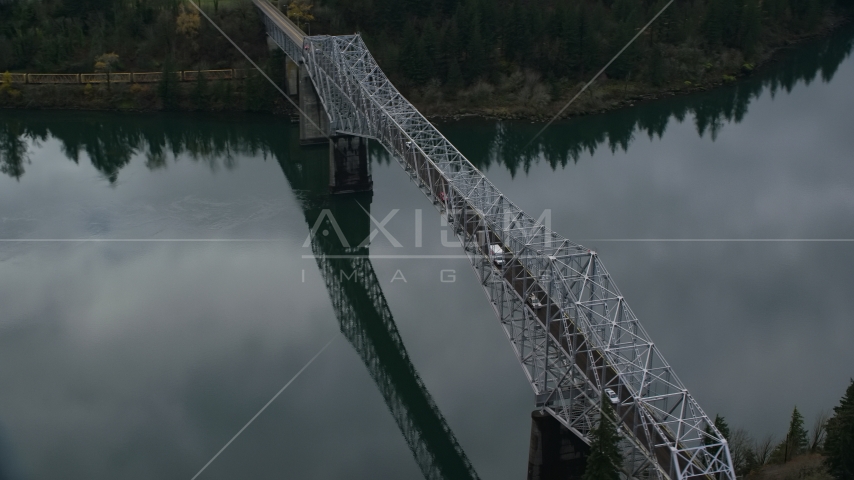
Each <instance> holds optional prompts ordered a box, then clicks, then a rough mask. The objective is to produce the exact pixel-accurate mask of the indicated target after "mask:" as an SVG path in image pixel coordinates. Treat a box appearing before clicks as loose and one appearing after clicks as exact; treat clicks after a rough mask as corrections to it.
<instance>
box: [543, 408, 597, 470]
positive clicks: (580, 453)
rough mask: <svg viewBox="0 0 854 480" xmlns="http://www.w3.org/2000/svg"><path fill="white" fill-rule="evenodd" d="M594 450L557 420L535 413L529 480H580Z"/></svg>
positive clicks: (547, 415) (544, 413)
mask: <svg viewBox="0 0 854 480" xmlns="http://www.w3.org/2000/svg"><path fill="white" fill-rule="evenodd" d="M589 452H590V447H589V446H588V445H587V444H586V443H584V442H583V441H581V439H579V438H578V437H577V436H575V434H574V433H572V432H571V431H569V430H568V429H567V428H566V427H564V426H563V425H561V424H560V422H558V421H557V420H556V419H555V418H554V417H553V416H551V415H549V414H548V413H546V412H544V411H540V410H534V411H533V412H531V448H530V450H529V451H528V480H566V479H580V478H581V475H583V474H584V465H585V463H586V461H587V455H588V453H589Z"/></svg>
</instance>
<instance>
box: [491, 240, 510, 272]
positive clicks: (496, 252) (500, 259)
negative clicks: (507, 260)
mask: <svg viewBox="0 0 854 480" xmlns="http://www.w3.org/2000/svg"><path fill="white" fill-rule="evenodd" d="M505 253H506V252H505V251H504V248H502V247H501V245H499V244H497V243H493V244H491V245H489V259H490V260H492V263H494V264H495V266H496V267H499V268H500V267H502V266H504V254H505Z"/></svg>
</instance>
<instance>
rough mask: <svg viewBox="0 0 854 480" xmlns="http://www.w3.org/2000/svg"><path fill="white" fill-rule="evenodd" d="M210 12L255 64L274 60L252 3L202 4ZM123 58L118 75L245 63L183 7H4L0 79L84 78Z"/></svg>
mask: <svg viewBox="0 0 854 480" xmlns="http://www.w3.org/2000/svg"><path fill="white" fill-rule="evenodd" d="M202 7H203V8H204V9H205V11H206V12H207V13H208V14H209V15H210V16H211V17H212V18H214V19H215V21H216V22H217V23H218V24H219V25H220V26H222V28H223V30H225V31H226V32H228V34H229V35H230V36H232V38H233V39H234V40H235V41H236V42H237V43H238V45H240V46H241V48H243V49H244V50H245V51H246V52H247V53H249V55H250V56H252V57H253V58H255V59H264V58H266V56H267V47H266V43H265V34H264V30H263V25H262V24H261V22H260V21H259V19H258V14H257V13H256V12H255V9H254V7H253V6H252V4H251V3H249V2H245V1H230V2H226V1H224V0H202ZM105 53H116V54H117V55H118V62H117V63H116V65H114V66H113V67H112V71H155V72H156V71H160V70H162V69H163V66H164V64H166V63H169V64H170V65H172V66H174V68H175V69H177V70H182V69H193V68H198V67H200V66H201V67H202V68H232V67H233V66H235V64H242V63H241V62H242V60H243V59H242V56H241V55H240V53H239V52H237V50H236V49H235V48H234V47H232V46H231V45H230V44H229V43H228V41H227V40H226V39H225V38H223V37H222V35H220V34H219V33H218V32H217V31H216V30H215V29H213V28H212V27H211V26H210V25H209V24H208V23H207V22H206V21H205V20H204V19H200V17H199V16H198V14H197V13H196V12H195V10H194V9H193V8H192V7H191V6H190V5H189V4H188V3H184V2H181V1H180V0H7V1H0V72H3V71H5V70H11V71H26V72H44V73H85V72H92V71H93V70H94V68H95V63H96V61H95V59H96V58H97V57H99V56H101V55H103V54H105Z"/></svg>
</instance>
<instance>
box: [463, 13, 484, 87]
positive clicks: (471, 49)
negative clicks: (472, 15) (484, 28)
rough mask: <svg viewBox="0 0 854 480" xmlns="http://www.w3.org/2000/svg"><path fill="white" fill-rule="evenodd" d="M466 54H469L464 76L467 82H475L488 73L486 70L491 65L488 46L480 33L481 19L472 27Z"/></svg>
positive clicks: (477, 19) (476, 20)
mask: <svg viewBox="0 0 854 480" xmlns="http://www.w3.org/2000/svg"><path fill="white" fill-rule="evenodd" d="M466 53H468V56H467V58H466V63H465V70H464V74H465V78H466V81H467V82H473V81H474V80H476V79H477V78H478V77H481V76H483V75H484V74H485V73H488V72H487V71H486V70H487V66H488V64H489V61H488V53H487V49H486V45H485V42H484V41H483V36H482V35H481V33H480V19H479V17H476V19H475V22H474V25H473V27H472V31H471V37H470V38H469V43H468V48H466Z"/></svg>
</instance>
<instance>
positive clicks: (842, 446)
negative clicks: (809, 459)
mask: <svg viewBox="0 0 854 480" xmlns="http://www.w3.org/2000/svg"><path fill="white" fill-rule="evenodd" d="M824 452H825V454H826V455H827V460H826V461H825V462H826V465H827V468H828V470H830V473H831V475H833V476H834V477H836V478H838V479H840V480H843V479H851V478H854V380H851V383H850V384H849V385H848V389H847V390H846V391H845V395H843V396H842V399H841V400H840V401H839V406H837V407H833V417H831V418H830V420H829V421H828V422H827V440H825V442H824Z"/></svg>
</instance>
